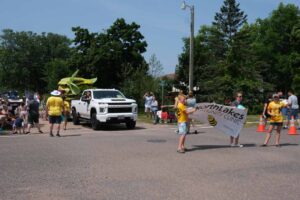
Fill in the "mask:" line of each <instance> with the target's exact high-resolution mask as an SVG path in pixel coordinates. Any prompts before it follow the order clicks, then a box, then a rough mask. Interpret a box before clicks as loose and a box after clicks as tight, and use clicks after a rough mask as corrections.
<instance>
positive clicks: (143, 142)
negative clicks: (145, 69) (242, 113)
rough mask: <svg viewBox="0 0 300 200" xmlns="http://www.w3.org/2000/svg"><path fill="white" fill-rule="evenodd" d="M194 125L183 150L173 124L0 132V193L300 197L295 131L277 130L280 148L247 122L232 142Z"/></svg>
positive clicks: (143, 199)
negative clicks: (57, 132)
mask: <svg viewBox="0 0 300 200" xmlns="http://www.w3.org/2000/svg"><path fill="white" fill-rule="evenodd" d="M43 129H44V130H46V129H48V127H47V125H45V126H44V127H43ZM197 129H198V130H199V131H200V134H198V135H189V137H188V138H187V147H188V148H189V151H188V152H187V153H186V154H178V153H177V152H176V147H177V140H178V137H177V135H176V134H175V133H174V131H175V125H156V126H154V125H150V124H142V123H140V124H138V125H137V129H135V130H130V131H129V130H126V129H125V128H124V127H123V126H114V127H112V128H107V129H106V130H102V131H93V130H91V128H90V127H88V126H73V125H70V128H69V129H68V130H67V131H63V132H62V135H63V136H64V137H61V138H57V137H55V138H50V137H49V136H48V134H34V133H31V134H29V135H5V136H0V199H3V200H7V199H20V200H24V199H38V200H41V199H42V200H47V199H75V200H76V199H78V200H79V199H80V200H81V199H101V200H102V199H105V200H106V199H113V200H115V199H117V200H119V199H122V200H123V199H128V200H148V199H149V200H158V199H163V200H166V199H170V200H175V199H189V200H193V199H195V200H198V199H201V200H206V199H207V200H227V199H228V200H233V199H234V200H235V199H238V200H240V199H241V200H244V199H245V200H248V199H249V200H252V199H253V200H260V199H262V200H274V199H275V200H277V199H278V200H281V199H287V200H293V199H295V200H296V199H297V200H298V199H300V185H299V180H300V146H298V144H299V139H300V136H288V135H287V131H283V134H282V140H281V142H282V144H283V145H282V147H281V148H277V147H274V146H270V147H266V148H264V147H259V146H258V145H259V144H261V142H262V141H263V139H264V134H263V133H256V132H255V128H247V129H244V130H243V131H242V135H241V143H243V144H245V147H244V148H230V147H228V141H229V138H228V137H227V136H225V135H223V134H222V133H220V132H219V131H217V130H216V129H213V128H205V127H197ZM34 131H37V130H35V129H33V130H32V132H34ZM273 139H274V138H273ZM273 141H274V140H272V142H273Z"/></svg>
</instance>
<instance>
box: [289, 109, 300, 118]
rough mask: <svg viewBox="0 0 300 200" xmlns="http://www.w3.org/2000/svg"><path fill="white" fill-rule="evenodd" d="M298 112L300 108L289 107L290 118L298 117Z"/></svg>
mask: <svg viewBox="0 0 300 200" xmlns="http://www.w3.org/2000/svg"><path fill="white" fill-rule="evenodd" d="M298 112H299V109H289V112H288V120H291V118H292V116H294V119H298V118H299V117H298Z"/></svg>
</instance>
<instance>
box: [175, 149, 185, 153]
mask: <svg viewBox="0 0 300 200" xmlns="http://www.w3.org/2000/svg"><path fill="white" fill-rule="evenodd" d="M177 153H185V150H184V149H177Z"/></svg>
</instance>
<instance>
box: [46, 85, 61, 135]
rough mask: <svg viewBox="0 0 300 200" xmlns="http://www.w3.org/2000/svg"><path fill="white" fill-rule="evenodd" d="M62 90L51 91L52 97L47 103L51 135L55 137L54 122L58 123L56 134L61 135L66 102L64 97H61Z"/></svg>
mask: <svg viewBox="0 0 300 200" xmlns="http://www.w3.org/2000/svg"><path fill="white" fill-rule="evenodd" d="M60 94H61V93H60V91H58V90H54V91H52V92H51V95H52V96H51V97H49V98H48V100H47V103H46V113H47V116H49V123H50V137H53V136H54V135H53V126H54V124H58V126H57V132H56V136H57V137H60V134H59V131H60V124H61V120H62V117H61V115H62V113H63V112H64V103H63V100H62V98H61V97H60Z"/></svg>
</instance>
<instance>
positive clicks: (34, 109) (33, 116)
mask: <svg viewBox="0 0 300 200" xmlns="http://www.w3.org/2000/svg"><path fill="white" fill-rule="evenodd" d="M27 109H28V127H27V132H26V133H25V134H28V133H30V129H31V126H33V125H35V127H37V129H38V130H39V133H43V131H42V130H41V127H40V125H39V117H40V116H39V102H37V100H35V99H34V96H33V95H30V96H29V97H28V104H27Z"/></svg>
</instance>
